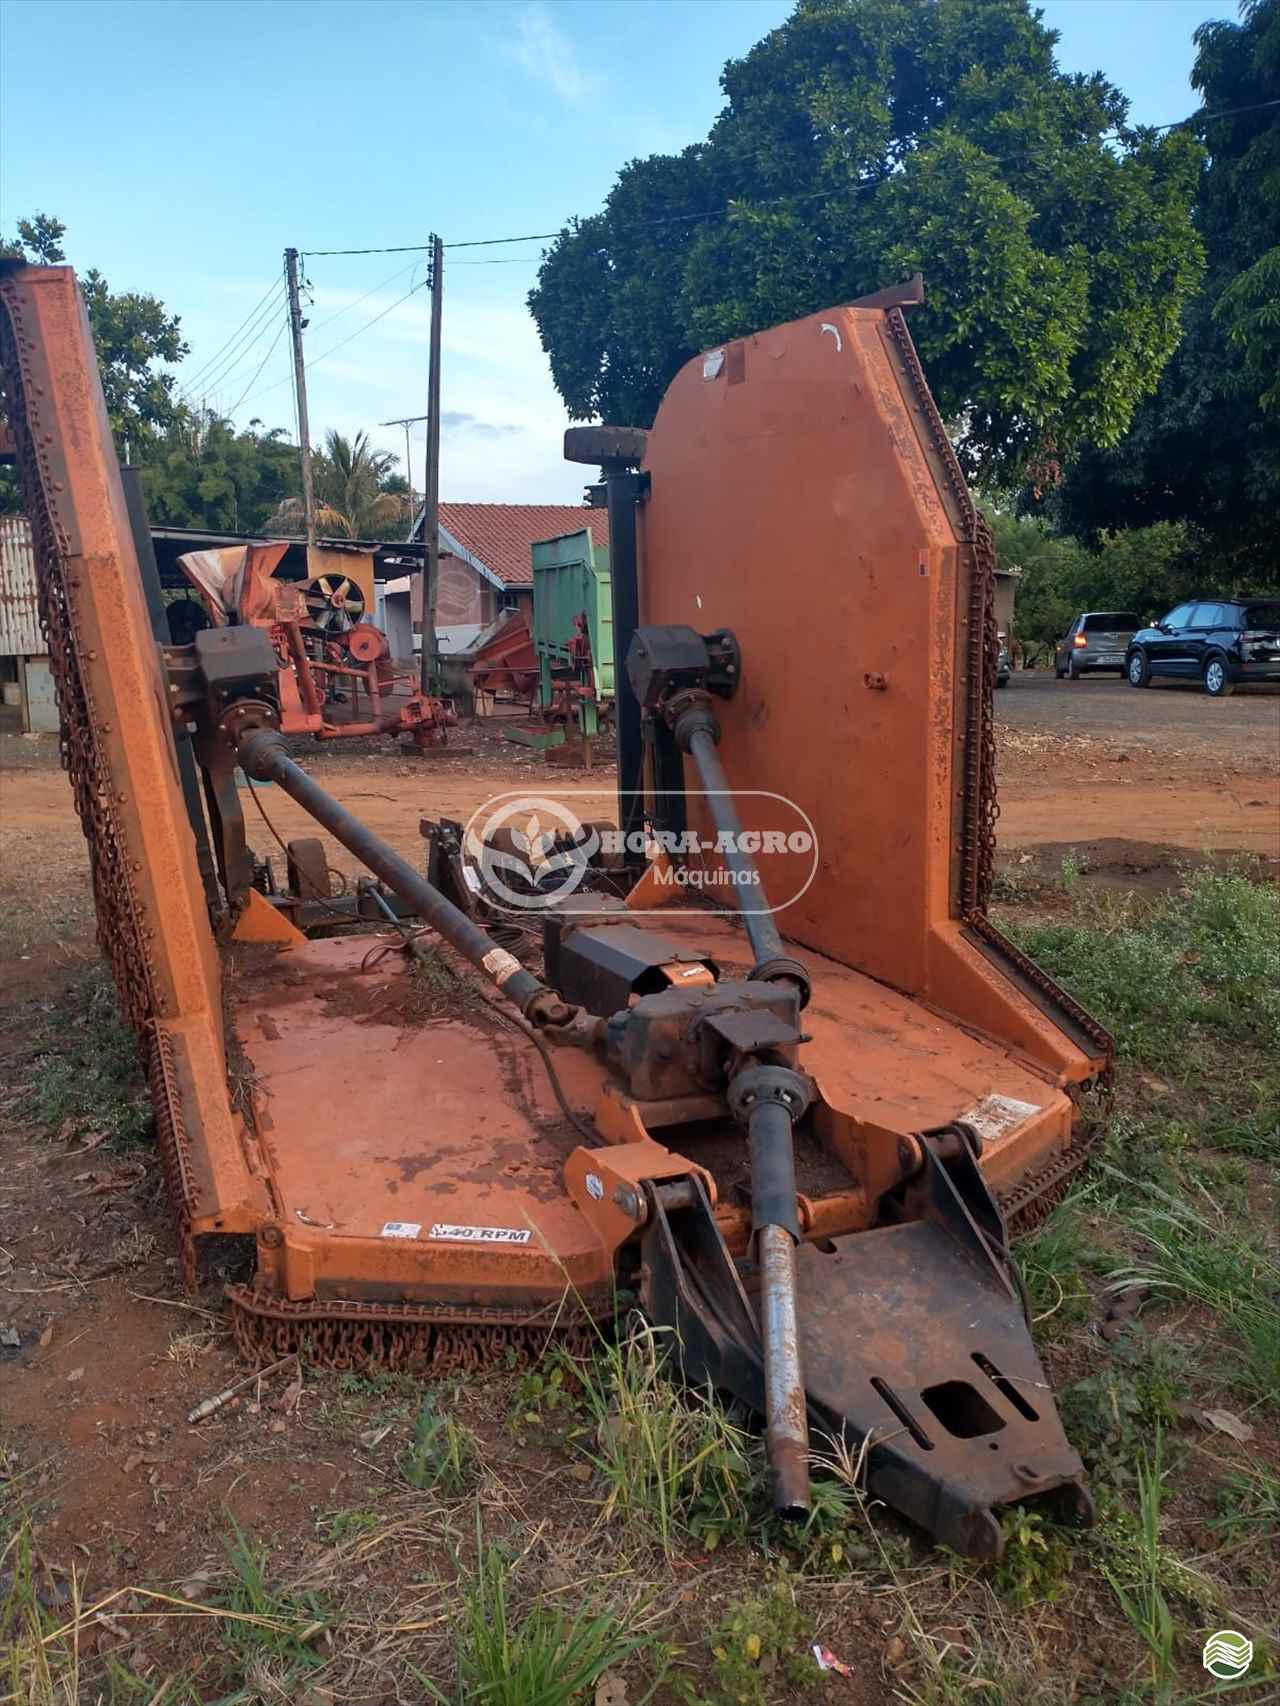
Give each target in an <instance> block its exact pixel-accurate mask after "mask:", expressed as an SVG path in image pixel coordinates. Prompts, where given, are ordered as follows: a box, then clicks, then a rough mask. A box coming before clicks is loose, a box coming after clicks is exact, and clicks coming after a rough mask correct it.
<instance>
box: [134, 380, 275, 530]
mask: <svg viewBox="0 0 1280 1706" xmlns="http://www.w3.org/2000/svg"><path fill="white" fill-rule="evenodd" d="M135 459H136V460H137V461H138V462H139V463H140V464H141V467H142V487H143V491H144V493H145V494H146V500H147V513H148V515H149V516H150V518H151V520H152V522H153V523H155V524H156V525H161V526H168V527H196V528H208V529H209V530H210V531H212V532H219V531H226V532H229V533H260V532H262V531H263V530H264V528H265V526H266V523H267V519H268V517H269V516H270V515H271V514H272V513H273V511H274V510H275V509H276V508H277V506H278V505H279V504H280V502H281V501H282V499H284V498H286V497H287V496H288V495H289V493H290V492H292V491H293V490H294V489H295V487H296V486H297V482H298V450H297V446H296V445H293V444H290V443H288V441H287V440H286V439H285V436H284V433H283V431H282V430H281V429H280V428H279V427H276V428H274V429H273V430H271V431H267V430H266V429H265V428H264V427H263V425H262V423H261V421H256V420H255V421H251V422H250V423H249V427H248V430H247V431H244V432H237V431H236V429H235V427H234V426H233V424H232V423H231V422H230V421H228V420H224V419H223V417H222V416H220V415H217V414H215V413H214V412H213V411H212V410H211V409H204V410H198V411H196V412H195V413H187V412H185V411H184V413H183V414H182V415H181V416H180V417H179V418H178V419H177V420H176V421H174V422H173V424H172V425H171V426H169V427H168V428H167V429H166V430H165V431H164V432H163V433H151V434H149V435H148V436H147V437H146V438H145V439H144V440H143V441H142V443H141V445H140V446H135Z"/></svg>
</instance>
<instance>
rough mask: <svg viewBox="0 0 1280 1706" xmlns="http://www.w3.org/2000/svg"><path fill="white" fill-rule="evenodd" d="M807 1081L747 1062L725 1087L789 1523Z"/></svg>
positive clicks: (802, 1473)
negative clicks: (745, 1158) (747, 1195)
mask: <svg viewBox="0 0 1280 1706" xmlns="http://www.w3.org/2000/svg"><path fill="white" fill-rule="evenodd" d="M812 1094H813V1092H812V1088H811V1086H810V1083H809V1080H808V1079H807V1078H805V1077H804V1076H803V1075H802V1074H801V1073H799V1072H795V1071H793V1070H792V1069H791V1068H790V1067H788V1066H771V1065H766V1064H764V1063H763V1062H760V1061H752V1062H751V1063H750V1064H748V1065H746V1066H744V1067H743V1068H742V1070H741V1071H740V1072H738V1073H737V1074H736V1075H735V1076H734V1078H733V1080H732V1082H731V1083H730V1085H729V1107H730V1109H731V1110H732V1112H733V1115H734V1117H735V1119H737V1120H738V1122H739V1123H740V1124H743V1125H745V1126H746V1128H747V1143H748V1147H749V1149H750V1154H751V1215H752V1224H753V1227H754V1230H755V1249H756V1261H757V1263H758V1264H759V1268H760V1337H761V1340H762V1343H763V1346H764V1397H765V1442H766V1444H767V1446H768V1450H769V1467H770V1470H771V1472H772V1476H773V1508H774V1510H775V1511H776V1512H777V1513H778V1515H779V1516H781V1517H783V1518H785V1519H786V1520H787V1521H790V1522H802V1521H803V1520H804V1518H805V1517H806V1516H808V1514H809V1413H808V1403H807V1400H806V1398H805V1389H804V1370H803V1369H802V1367H801V1365H800V1329H799V1324H798V1321H797V1316H796V1245H797V1243H798V1242H799V1239H800V1223H799V1217H798V1213H797V1205H796V1169H795V1145H794V1126H795V1122H796V1120H798V1119H799V1118H800V1116H801V1115H802V1114H803V1113H804V1111H805V1109H806V1108H807V1107H808V1105H809V1101H810V1099H811V1097H812Z"/></svg>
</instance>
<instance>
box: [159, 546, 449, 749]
mask: <svg viewBox="0 0 1280 1706" xmlns="http://www.w3.org/2000/svg"><path fill="white" fill-rule="evenodd" d="M288 549H289V541H287V540H274V541H272V542H270V543H267V544H262V545H234V546H226V547H223V548H221V549H215V550H209V551H192V552H189V553H188V554H187V555H186V556H184V557H179V558H178V562H179V563H180V565H181V566H182V570H183V573H184V574H185V575H186V576H187V578H188V580H190V581H191V583H192V585H193V586H194V587H195V588H196V589H197V591H198V592H199V593H200V595H201V598H202V600H203V602H204V606H205V609H206V610H207V611H208V613H209V617H210V620H211V621H212V623H213V625H214V626H215V627H225V626H227V625H228V624H229V623H235V624H237V625H241V624H247V625H250V626H254V627H258V628H262V629H264V630H265V631H266V632H267V634H268V635H269V636H270V639H271V643H272V646H273V647H274V649H275V652H276V656H277V657H278V659H279V663H280V668H279V680H278V683H277V692H278V695H279V699H280V705H281V724H280V726H281V728H282V729H283V730H284V731H285V733H286V734H310V735H314V736H315V738H316V739H317V740H354V739H358V738H359V737H361V736H362V735H380V734H381V735H386V734H390V735H398V734H408V735H411V736H412V738H413V742H414V745H415V746H417V747H418V748H419V749H422V748H425V747H430V746H436V745H441V744H443V743H444V742H445V741H446V740H447V738H448V728H449V725H450V724H452V723H454V722H456V721H457V719H456V717H455V716H454V714H453V711H452V710H451V709H450V707H449V706H447V705H446V704H445V702H444V700H442V699H439V698H437V697H436V696H435V695H434V694H430V693H424V692H423V691H422V690H421V688H420V686H419V684H418V681H417V678H416V676H413V675H410V674H407V673H405V672H404V671H397V670H396V669H395V668H394V666H393V664H392V662H391V647H390V645H389V643H388V641H387V637H386V635H385V634H384V633H383V632H382V630H381V628H378V627H375V626H374V624H373V623H372V622H366V621H363V620H360V618H361V617H362V615H363V613H364V611H365V610H366V609H367V607H368V604H369V602H370V600H371V590H370V591H366V589H365V586H364V585H363V584H361V583H360V582H359V581H357V582H356V584H355V585H354V586H353V584H352V575H351V574H350V573H341V574H339V573H338V572H337V571H336V570H332V569H330V570H328V572H326V573H320V574H312V575H311V576H310V578H309V579H308V580H306V581H285V580H277V579H276V578H275V570H276V568H277V567H278V566H279V563H280V560H281V558H282V557H283V556H284V555H285V553H286V552H287V551H288ZM325 555H336V553H325V552H324V551H323V550H322V549H321V548H318V547H315V546H311V547H308V551H307V559H308V569H312V568H314V567H315V563H316V559H318V558H322V557H323V556H325ZM369 586H370V589H371V586H372V582H371V581H370V582H369ZM362 692H363V694H364V696H365V698H366V699H367V700H368V712H367V714H366V715H364V716H362V715H361V705H360V696H361V693H362Z"/></svg>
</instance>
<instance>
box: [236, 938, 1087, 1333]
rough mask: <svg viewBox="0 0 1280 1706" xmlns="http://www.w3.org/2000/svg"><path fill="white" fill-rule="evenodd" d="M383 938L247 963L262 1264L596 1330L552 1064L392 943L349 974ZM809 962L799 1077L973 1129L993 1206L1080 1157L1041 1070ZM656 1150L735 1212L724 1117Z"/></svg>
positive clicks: (731, 944)
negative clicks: (584, 1321)
mask: <svg viewBox="0 0 1280 1706" xmlns="http://www.w3.org/2000/svg"><path fill="white" fill-rule="evenodd" d="M660 928H661V929H662V931H663V933H664V934H666V935H670V936H675V937H680V938H683V939H687V941H688V942H689V944H690V946H696V947H697V948H698V949H699V950H700V951H703V952H705V953H707V954H708V955H709V956H710V957H711V958H713V959H714V960H715V961H716V963H717V964H718V965H719V966H720V968H721V970H722V973H723V974H724V975H732V974H733V973H734V972H735V971H737V970H739V969H741V970H745V969H746V957H745V953H744V949H745V943H744V942H743V939H742V937H741V933H740V931H738V930H737V929H736V928H735V926H734V925H733V923H732V922H731V921H728V920H720V919H718V918H707V917H700V916H698V917H691V916H683V917H682V915H681V914H680V913H678V912H668V913H666V914H664V916H663V918H662V920H661V925H660ZM384 940H387V939H383V938H370V937H368V936H359V937H345V938H333V939H330V940H325V941H306V942H301V943H298V944H297V945H295V946H293V947H290V948H287V949H283V950H278V951H277V950H274V949H253V950H245V949H241V950H239V953H238V955H237V968H236V972H235V979H234V990H235V1001H234V1011H235V1015H236V1017H235V1025H236V1032H237V1037H238V1041H239V1044H240V1047H241V1050H242V1052H243V1056H244V1065H245V1071H246V1074H247V1076H248V1078H249V1080H250V1081H251V1082H252V1085H253V1103H254V1109H255V1124H256V1127H257V1133H258V1144H259V1150H260V1153H261V1158H262V1164H263V1167H264V1171H265V1173H266V1175H267V1181H268V1195H269V1197H270V1199H271V1200H272V1202H273V1204H274V1214H275V1217H276V1218H275V1221H274V1224H275V1225H277V1226H278V1228H279V1232H280V1238H279V1241H278V1242H277V1243H275V1244H274V1245H270V1244H269V1247H268V1248H267V1249H265V1250H260V1262H265V1263H267V1264H268V1265H274V1266H276V1268H277V1272H278V1278H279V1284H280V1290H281V1292H282V1293H283V1295H284V1296H286V1297H288V1298H289V1299H292V1300H295V1301H302V1300H305V1299H315V1300H317V1301H319V1300H324V1299H334V1300H339V1299H349V1300H352V1301H360V1302H366V1303H379V1302H382V1303H413V1302H418V1301H422V1302H427V1301H429V1302H430V1303H431V1305H432V1306H433V1312H434V1313H436V1314H438V1315H439V1316H440V1317H441V1318H447V1317H448V1316H449V1314H450V1313H451V1305H453V1306H457V1307H458V1309H460V1311H461V1313H462V1315H463V1316H467V1317H469V1316H470V1314H471V1312H472V1311H473V1310H474V1309H475V1308H476V1307H477V1306H480V1305H481V1304H483V1305H485V1306H486V1307H488V1308H489V1309H492V1310H493V1311H494V1312H495V1315H497V1316H504V1315H508V1314H509V1315H510V1317H511V1318H519V1319H521V1320H525V1321H530V1320H536V1319H538V1318H540V1317H541V1316H542V1315H543V1313H544V1312H545V1311H547V1310H554V1309H555V1308H556V1307H557V1306H559V1302H560V1300H561V1299H562V1297H563V1294H564V1290H565V1286H566V1283H570V1284H572V1286H573V1287H574V1289H575V1291H576V1292H577V1293H578V1295H579V1296H580V1298H581V1299H582V1301H583V1303H584V1304H585V1305H586V1306H587V1308H588V1310H589V1311H590V1312H592V1313H595V1312H597V1311H598V1312H600V1313H604V1312H607V1310H608V1309H609V1307H610V1302H611V1281H612V1256H611V1253H610V1252H609V1251H607V1250H606V1249H605V1248H604V1247H603V1246H602V1245H601V1243H600V1242H599V1240H598V1238H597V1237H596V1235H595V1234H594V1233H593V1231H592V1229H591V1227H590V1225H589V1224H588V1222H587V1220H586V1218H585V1217H584V1216H583V1214H582V1213H581V1212H580V1210H579V1208H578V1207H577V1205H576V1204H575V1202H574V1201H573V1200H572V1197H571V1196H570V1195H569V1194H568V1193H567V1192H566V1190H565V1186H564V1167H565V1163H566V1161H567V1160H568V1158H569V1156H570V1155H571V1154H572V1152H573V1151H574V1150H575V1149H578V1148H580V1147H581V1146H582V1143H583V1137H582V1135H581V1133H580V1132H579V1131H578V1130H577V1129H576V1128H575V1127H574V1126H573V1124H572V1123H571V1122H570V1121H569V1120H568V1119H567V1118H566V1117H565V1115H564V1113H563V1111H562V1110H561V1108H560V1107H559V1105H558V1104H557V1101H556V1098H555V1096H554V1094H553V1091H552V1088H551V1085H550V1082H549V1080H548V1077H547V1073H546V1070H545V1068H544V1066H543V1064H542V1061H541V1060H540V1059H539V1058H538V1056H537V1053H536V1052H535V1050H534V1049H533V1047H532V1046H531V1044H530V1043H529V1042H528V1041H527V1040H526V1039H525V1038H524V1037H523V1036H521V1035H520V1034H519V1033H518V1031H517V1030H515V1029H514V1028H512V1027H510V1026H508V1025H507V1024H504V1023H503V1022H502V1020H501V1019H500V1018H499V1017H498V1016H497V1014H496V1013H494V1012H492V1011H491V1010H490V1008H489V1007H488V1006H487V1005H486V1004H485V1003H484V1002H483V1001H482V1000H481V999H480V998H479V997H478V996H477V995H476V993H475V987H476V986H475V983H474V981H473V980H472V979H470V978H468V977H467V975H466V974H463V975H462V976H461V977H460V978H459V980H457V981H454V980H452V979H449V978H448V977H444V978H440V977H439V975H438V974H437V978H436V981H434V982H432V981H428V980H427V979H425V978H424V976H423V975H422V974H421V973H418V974H416V975H412V974H411V973H410V971H409V969H408V966H407V964H406V962H405V959H404V956H403V955H401V954H400V953H398V952H396V951H395V949H394V944H392V951H391V952H389V953H387V954H385V955H384V956H383V957H382V958H380V959H379V960H378V961H377V963H376V964H374V965H372V966H371V967H370V969H367V970H362V969H361V967H362V963H363V962H365V961H366V957H367V956H370V954H371V942H372V944H373V948H374V950H376V949H377V948H378V947H380V946H381V945H382V944H383V942H384ZM799 957H800V958H801V959H802V960H803V961H804V963H805V964H806V965H807V966H808V967H809V968H810V971H811V974H812V976H813V981H814V998H813V1002H812V1005H811V1006H810V1008H809V1009H808V1011H807V1012H806V1014H805V1023H806V1027H807V1028H808V1029H809V1030H810V1031H811V1033H812V1036H813V1041H812V1043H811V1044H809V1045H808V1047H809V1051H810V1053H809V1059H810V1061H811V1062H812V1070H813V1072H814V1074H815V1076H816V1077H817V1079H818V1081H819V1083H820V1084H821V1085H822V1087H823V1090H824V1093H825V1095H826V1096H827V1098H828V1099H829V1100H830V1102H831V1103H832V1104H833V1105H835V1106H837V1107H839V1108H841V1109H842V1110H844V1111H846V1112H847V1113H848V1114H849V1115H850V1116H851V1117H852V1118H854V1119H855V1120H857V1121H859V1122H863V1123H866V1124H869V1125H873V1126H875V1127H878V1128H880V1129H882V1130H888V1131H891V1132H895V1133H901V1134H902V1135H904V1136H905V1135H909V1134H912V1133H917V1132H920V1131H923V1130H928V1129H932V1128H936V1127H940V1126H944V1125H947V1124H949V1123H950V1122H952V1121H954V1120H957V1119H962V1120H965V1121H967V1122H969V1123H971V1124H973V1125H975V1126H976V1127H977V1128H978V1129H979V1131H980V1132H981V1133H982V1135H983V1136H984V1139H985V1148H984V1169H985V1170H986V1171H987V1173H988V1177H989V1178H990V1179H991V1181H992V1183H993V1184H994V1185H995V1186H996V1188H997V1189H1000V1188H1002V1187H1003V1185H1004V1184H1005V1183H1006V1182H1012V1181H1014V1180H1016V1179H1017V1178H1018V1177H1020V1176H1021V1175H1023V1174H1024V1173H1026V1172H1027V1171H1029V1170H1032V1169H1034V1168H1036V1167H1039V1166H1041V1165H1042V1164H1043V1162H1044V1160H1045V1158H1046V1157H1047V1156H1048V1155H1050V1154H1052V1153H1054V1152H1056V1151H1057V1150H1059V1149H1062V1148H1065V1147H1066V1145H1067V1144H1068V1143H1069V1141H1070V1135H1069V1134H1070V1128H1071V1103H1070V1101H1069V1099H1068V1097H1067V1095H1066V1094H1065V1092H1064V1091H1063V1090H1062V1089H1061V1088H1060V1087H1059V1086H1057V1085H1055V1084H1054V1083H1053V1082H1052V1081H1051V1080H1050V1078H1049V1076H1048V1074H1047V1072H1046V1071H1045V1070H1044V1069H1042V1068H1038V1067H1036V1066H1035V1065H1033V1064H1031V1063H1028V1062H1027V1061H1026V1060H1024V1059H1021V1058H1018V1057H1016V1056H1013V1055H1011V1054H1010V1052H1009V1051H1008V1050H1007V1049H1005V1048H1004V1047H1002V1046H1001V1045H999V1044H997V1043H995V1042H993V1041H990V1040H984V1039H982V1038H979V1037H977V1036H975V1035H973V1034H972V1033H970V1032H968V1031H966V1030H963V1029H961V1028H960V1027H959V1026H958V1025H956V1024H955V1023H954V1022H952V1021H950V1020H948V1019H946V1018H944V1017H942V1016H940V1015H938V1014H935V1013H932V1012H930V1011H928V1010H927V1009H926V1008H924V1007H922V1006H921V1005H920V1004H919V1003H917V1002H913V1001H911V1000H910V999H909V998H908V997H906V996H904V995H901V994H899V993H897V992H896V991H893V990H890V989H886V988H884V987H883V986H882V985H880V984H877V983H875V982H874V981H873V980H872V979H870V978H867V977H864V976H862V975H860V974H859V973H857V972H854V971H851V970H849V969H848V968H847V967H844V966H841V965H839V964H837V963H836V962H834V961H830V960H825V959H823V958H822V957H821V956H820V955H817V954H814V953H810V952H803V951H802V952H801V953H800V955H799ZM339 1016H341V1017H342V1018H343V1019H344V1020H345V1026H344V1029H343V1031H342V1033H341V1039H342V1040H341V1042H340V1043H338V1042H336V1040H335V1039H336V1037H337V1035H338V1032H337V1029H336V1023H335V1022H336V1021H337V1019H338V1018H339ZM554 1062H555V1068H556V1072H557V1074H558V1076H559V1078H560V1081H561V1083H562V1085H563V1087H564V1090H565V1094H566V1096H567V1098H568V1100H569V1102H570V1105H571V1106H572V1107H573V1109H574V1110H575V1112H577V1113H578V1114H580V1116H581V1117H582V1119H583V1121H584V1122H587V1123H589V1122H590V1121H591V1118H592V1115H593V1112H594V1110H595V1108H596V1106H597V1103H598V1100H599V1097H600V1092H601V1090H602V1088H603V1085H604V1073H603V1069H602V1067H601V1066H600V1065H599V1064H598V1063H597V1062H596V1061H595V1060H594V1059H593V1058H591V1057H590V1056H589V1055H587V1054H584V1053H582V1052H581V1051H578V1050H571V1049H558V1050H556V1051H555V1055H554ZM654 1135H655V1137H656V1139H657V1141H658V1142H659V1143H661V1144H664V1145H666V1146H667V1148H669V1149H671V1150H673V1151H675V1152H677V1153H678V1154H681V1155H684V1156H687V1157H688V1158H689V1159H690V1160H691V1161H693V1162H695V1163H697V1164H698V1165H700V1166H702V1167H705V1168H706V1170H707V1171H708V1172H709V1173H710V1174H711V1176H712V1178H713V1179H714V1180H715V1181H716V1185H717V1190H718V1196H719V1200H720V1201H721V1202H734V1201H738V1200H740V1195H739V1187H740V1186H741V1185H743V1184H745V1181H746V1178H747V1173H748V1169H747V1165H746V1154H745V1145H744V1142H743V1139H742V1136H741V1133H740V1132H739V1131H738V1129H737V1128H736V1127H735V1126H734V1125H733V1123H732V1122H731V1121H730V1120H729V1119H728V1118H725V1119H724V1120H723V1122H720V1121H705V1120H704V1121H701V1122H699V1123H697V1124H691V1125H681V1126H667V1127H663V1128H660V1129H658V1130H657V1131H656V1132H655V1133H654ZM797 1166H798V1170H799V1186H800V1189H801V1190H802V1191H808V1192H811V1193H814V1194H817V1193H820V1192H822V1191H836V1190H841V1189H843V1188H845V1187H846V1186H847V1185H848V1184H849V1183H850V1180H849V1175H848V1174H847V1172H846V1171H845V1169H844V1167H843V1166H842V1164H841V1162H840V1160H839V1159H838V1158H837V1157H836V1156H835V1155H833V1154H831V1153H830V1152H829V1151H826V1150H824V1149H823V1148H822V1147H821V1146H820V1145H819V1144H818V1143H817V1141H816V1140H815V1139H813V1138H812V1137H808V1138H807V1139H806V1138H804V1137H802V1138H801V1139H800V1140H799V1141H798V1145H797ZM273 1236H274V1234H273Z"/></svg>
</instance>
